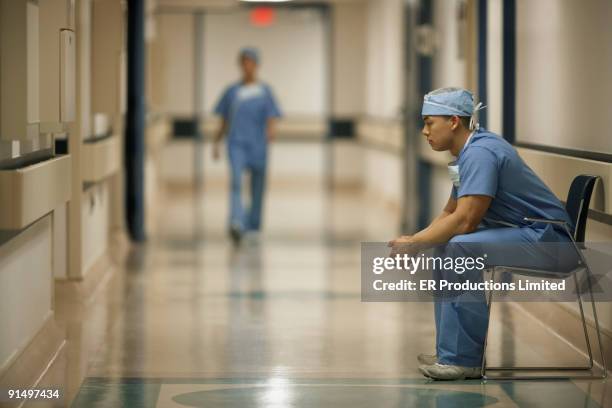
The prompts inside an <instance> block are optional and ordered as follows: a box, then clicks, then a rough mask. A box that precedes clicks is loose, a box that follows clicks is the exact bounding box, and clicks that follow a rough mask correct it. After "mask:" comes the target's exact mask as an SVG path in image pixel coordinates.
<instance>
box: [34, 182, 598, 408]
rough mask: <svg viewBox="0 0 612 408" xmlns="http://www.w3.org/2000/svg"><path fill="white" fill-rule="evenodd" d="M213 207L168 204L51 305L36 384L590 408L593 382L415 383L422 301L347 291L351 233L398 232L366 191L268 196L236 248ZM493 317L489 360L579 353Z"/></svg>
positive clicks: (181, 398)
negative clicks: (88, 283)
mask: <svg viewBox="0 0 612 408" xmlns="http://www.w3.org/2000/svg"><path fill="white" fill-rule="evenodd" d="M226 204H227V202H226V194H225V192H224V191H218V192H217V191H210V192H209V191H207V192H206V193H205V194H203V196H202V197H200V198H199V199H197V200H193V199H192V196H191V195H176V194H173V195H172V196H171V197H166V199H165V200H164V201H163V203H161V204H160V205H159V206H158V210H157V211H156V216H155V218H156V219H157V220H158V223H157V224H156V228H155V229H154V230H153V233H152V237H151V240H150V242H149V243H148V244H147V245H144V246H140V247H133V248H132V249H131V250H130V252H129V254H128V256H127V257H126V259H125V261H124V264H123V265H122V266H121V267H119V268H118V269H117V270H116V271H115V273H114V274H113V275H112V277H111V278H110V279H109V281H108V282H107V283H106V285H105V287H104V288H103V289H101V290H100V291H99V293H97V294H96V297H95V299H94V300H93V301H91V302H88V303H85V304H83V303H79V304H75V303H71V302H69V301H68V300H65V299H58V319H60V321H61V323H62V325H63V326H64V327H65V328H66V330H67V335H68V337H69V338H68V346H67V347H66V350H65V351H64V353H63V361H64V364H63V365H59V368H58V367H56V368H54V370H52V372H54V373H55V374H53V375H52V376H51V375H50V378H48V379H46V381H45V382H47V383H52V382H53V381H54V380H56V381H58V382H57V383H61V384H66V395H67V399H68V400H70V401H73V402H72V406H73V407H345V406H346V407H413V406H414V407H416V406H426V407H478V406H492V407H493V406H494V407H515V406H557V407H577V406H582V407H596V406H600V405H599V404H601V405H603V403H604V401H603V399H602V397H601V395H605V383H602V382H593V383H589V382H585V383H580V384H576V383H573V382H569V381H555V382H515V383H512V382H496V381H489V382H484V381H467V382H453V383H440V382H431V381H428V380H426V379H424V378H422V377H421V376H420V374H419V373H418V370H417V364H416V359H415V356H416V355H417V354H418V353H420V352H431V351H432V346H433V341H434V335H435V334H434V328H433V321H432V314H433V308H432V305H431V304H427V303H364V302H361V299H360V242H361V241H366V240H385V239H388V238H390V237H393V236H395V234H396V233H397V229H396V226H397V225H398V219H397V215H394V212H391V211H389V210H388V209H385V208H384V207H382V206H381V205H380V204H379V203H377V202H376V200H368V199H366V198H365V197H364V196H363V195H362V194H361V193H359V192H354V191H353V192H329V191H327V190H325V189H324V188H321V187H320V186H315V187H312V188H306V187H304V188H292V189H288V190H278V189H276V190H275V189H272V191H271V192H270V195H269V196H268V200H267V213H266V217H265V218H266V230H265V233H264V234H263V236H262V237H261V238H260V240H255V239H247V240H246V241H245V242H244V245H243V246H242V247H241V248H240V249H238V250H235V249H233V248H232V246H231V245H230V243H229V242H228V239H227V237H226V236H225V214H226V209H225V206H226ZM497 313H498V316H497V318H496V319H495V321H496V322H497V323H496V325H494V326H493V327H492V333H494V334H493V335H492V338H491V348H490V353H491V355H490V358H491V363H492V364H493V363H499V362H500V357H504V358H503V359H504V360H505V359H507V356H508V355H511V357H512V360H516V361H518V362H524V361H525V360H528V361H530V362H531V364H537V363H539V362H541V361H546V359H547V358H550V357H551V356H559V355H564V356H568V364H569V363H571V362H574V361H581V360H580V359H581V358H582V356H581V355H579V354H578V353H576V351H575V350H573V349H571V348H569V346H567V345H566V344H564V343H562V342H560V341H559V340H558V339H555V338H554V337H553V336H552V335H551V334H550V333H548V332H547V331H546V330H545V329H544V328H542V327H539V326H538V325H537V324H535V323H533V322H528V321H525V319H524V316H520V315H518V314H517V313H514V312H511V311H509V310H508V309H507V308H506V307H505V306H503V305H502V306H501V307H499V308H497ZM502 317H503V319H502ZM519 320H520V322H519ZM519 323H520V324H519ZM522 328H525V330H519V329H522ZM534 339H538V340H534ZM551 339H552V340H551ZM537 344H542V346H541V347H538V346H537ZM502 351H503V353H502Z"/></svg>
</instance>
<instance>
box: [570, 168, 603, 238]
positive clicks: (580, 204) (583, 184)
mask: <svg viewBox="0 0 612 408" xmlns="http://www.w3.org/2000/svg"><path fill="white" fill-rule="evenodd" d="M598 178H599V176H591V175H587V174H581V175H579V176H576V178H575V179H574V181H572V185H571V186H570V189H569V192H568V193H567V201H566V203H565V209H566V210H567V213H568V214H569V216H570V219H571V220H572V222H573V223H574V240H575V241H576V242H584V232H585V229H586V223H587V216H588V214H589V205H590V203H591V195H592V194H593V189H594V188H595V183H596V182H597V179H598Z"/></svg>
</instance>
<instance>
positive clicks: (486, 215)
mask: <svg viewBox="0 0 612 408" xmlns="http://www.w3.org/2000/svg"><path fill="white" fill-rule="evenodd" d="M480 106H481V104H479V105H478V106H476V107H474V98H473V95H472V94H471V93H470V92H469V91H467V90H465V89H460V88H443V89H439V90H436V91H433V92H431V93H429V94H427V95H425V98H424V102H423V109H422V117H423V121H424V127H423V130H422V132H423V135H424V136H425V137H426V138H427V141H428V142H429V145H430V146H431V148H432V149H433V150H435V151H450V152H451V153H452V154H453V156H455V157H456V161H454V162H452V163H450V164H449V173H450V177H451V179H452V182H453V187H452V192H451V195H450V197H449V199H448V202H447V204H446V206H445V207H444V209H443V210H442V213H441V214H440V215H438V216H437V217H436V218H435V219H434V220H433V222H432V223H431V224H430V225H429V226H428V227H427V228H425V229H424V230H422V231H419V232H418V233H416V234H414V235H410V236H401V237H399V238H397V239H396V240H394V241H391V242H390V243H389V246H392V247H393V248H394V250H396V249H397V248H399V247H404V248H405V247H408V248H412V249H410V250H408V251H407V252H415V251H419V250H421V249H423V248H427V247H431V246H433V245H434V244H443V243H447V244H445V246H446V247H447V248H449V247H450V248H451V249H450V251H451V252H452V254H451V255H452V256H455V257H456V256H482V252H481V253H472V252H474V251H473V249H472V248H473V247H472V246H470V245H469V244H471V243H477V244H478V245H489V247H490V248H489V249H493V250H494V248H491V247H492V246H494V245H497V246H498V247H499V246H500V244H504V245H519V246H522V247H523V248H524V249H525V253H530V254H533V257H532V259H531V260H530V261H529V262H528V261H527V260H525V262H527V263H534V262H535V263H539V262H542V263H545V262H546V261H552V260H553V259H552V258H553V257H551V256H550V254H544V253H543V254H541V255H540V253H538V248H539V247H538V245H537V244H538V243H540V242H569V238H568V237H567V235H566V234H565V233H564V232H563V231H562V230H561V229H557V228H558V227H556V226H552V225H550V224H544V223H532V222H527V221H525V220H524V218H525V217H533V218H548V219H557V220H565V221H566V222H568V223H569V224H570V225H571V222H570V219H569V216H568V214H567V212H566V211H565V208H564V207H563V205H562V203H561V202H560V201H559V200H558V199H557V197H556V196H555V195H554V194H553V193H552V192H551V191H550V189H549V188H548V187H547V186H546V185H545V184H544V183H543V182H542V180H540V178H538V176H537V175H536V174H535V173H534V172H533V171H532V170H531V169H530V168H529V167H528V166H527V165H526V164H525V163H524V162H523V160H522V159H521V158H520V156H519V155H518V153H517V152H516V150H515V149H514V148H513V147H512V146H511V145H510V144H509V143H508V142H506V141H505V140H504V139H503V138H502V137H500V136H498V135H496V134H493V133H491V132H488V131H486V130H484V129H481V128H479V126H478V124H477V123H476V120H475V118H476V113H477V111H478V109H480ZM481 248H482V247H481ZM498 252H499V251H498ZM518 261H519V262H520V261H522V260H520V259H519V260H518ZM515 266H519V265H515ZM524 266H525V267H530V266H531V265H524ZM472 295H474V294H472ZM435 321H436V354H434V355H425V354H421V355H419V356H418V360H419V362H420V363H421V365H420V366H419V370H420V371H421V373H422V374H423V375H425V376H426V377H429V378H433V379H440V380H459V379H465V378H479V377H480V376H481V364H482V358H483V355H482V354H483V349H484V341H485V335H486V331H487V326H488V323H489V322H488V313H487V305H486V302H485V297H484V293H482V292H479V293H478V294H476V295H475V296H473V298H472V299H471V300H470V301H459V300H458V299H451V300H448V299H447V300H444V301H441V300H439V299H436V301H435Z"/></svg>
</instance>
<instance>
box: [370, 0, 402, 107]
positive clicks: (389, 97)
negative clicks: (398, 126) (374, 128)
mask: <svg viewBox="0 0 612 408" xmlns="http://www.w3.org/2000/svg"><path fill="white" fill-rule="evenodd" d="M402 19H403V2H402V1H400V0H380V1H370V2H368V11H367V27H368V31H367V39H366V41H367V50H366V55H367V61H366V113H367V114H368V115H371V116H378V117H385V118H398V117H399V115H400V109H401V106H402V95H403V76H402V58H403V55H404V52H403V24H402Z"/></svg>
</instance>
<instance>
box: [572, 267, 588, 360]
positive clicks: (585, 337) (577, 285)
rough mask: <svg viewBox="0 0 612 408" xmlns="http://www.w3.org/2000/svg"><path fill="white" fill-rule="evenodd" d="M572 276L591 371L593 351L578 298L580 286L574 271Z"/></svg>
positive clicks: (580, 301)
mask: <svg viewBox="0 0 612 408" xmlns="http://www.w3.org/2000/svg"><path fill="white" fill-rule="evenodd" d="M572 275H574V283H575V284H576V297H577V299H578V307H579V309H580V319H581V320H582V329H583V330H584V339H585V340H586V347H587V351H588V353H589V369H592V368H593V350H591V340H590V339H589V331H588V328H587V323H586V318H585V316H584V308H583V306H582V297H581V296H580V285H579V284H578V277H577V276H576V272H575V271H574V273H573V274H572ZM587 279H588V277H587Z"/></svg>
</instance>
